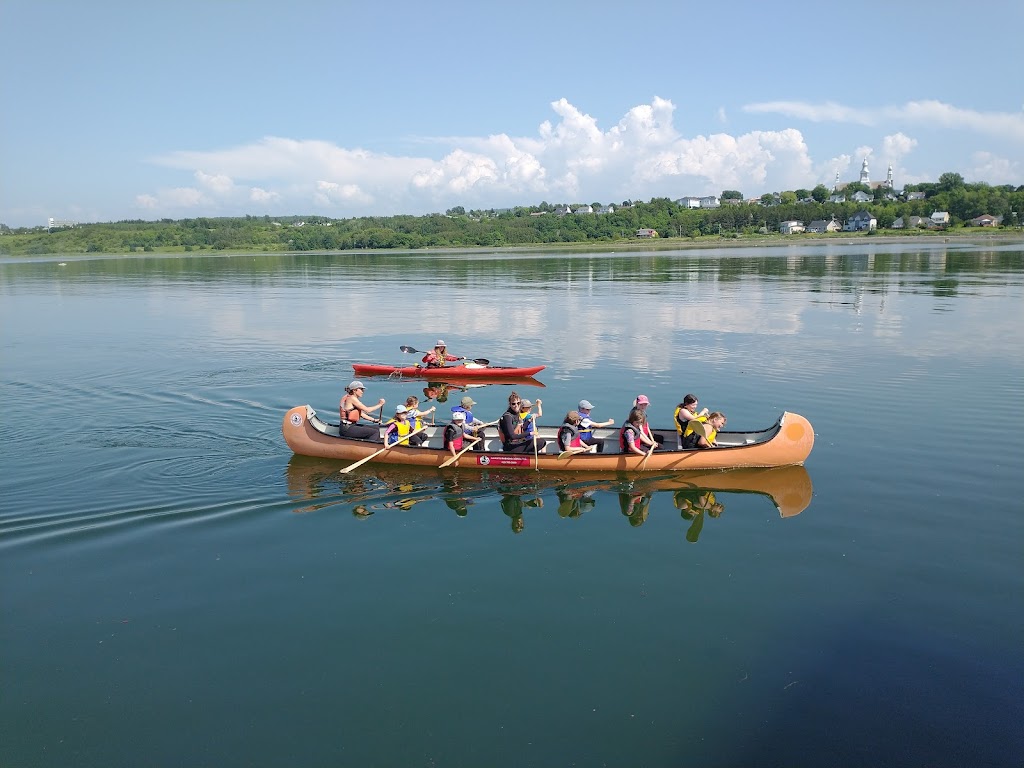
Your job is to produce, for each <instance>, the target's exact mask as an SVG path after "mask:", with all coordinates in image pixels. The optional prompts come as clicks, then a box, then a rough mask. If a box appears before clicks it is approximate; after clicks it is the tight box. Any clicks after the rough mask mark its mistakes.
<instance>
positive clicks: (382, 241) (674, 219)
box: [0, 174, 1024, 256]
mask: <svg viewBox="0 0 1024 768" xmlns="http://www.w3.org/2000/svg"><path fill="white" fill-rule="evenodd" d="M949 175H952V174H944V175H943V177H944V178H945V177H946V176H949ZM917 186H918V187H924V188H925V189H923V190H922V191H924V193H925V197H924V199H916V200H905V199H889V198H886V197H876V199H875V200H874V201H871V202H866V203H855V202H842V203H833V202H828V201H827V200H821V201H819V200H817V199H814V202H796V201H795V198H796V195H797V194H798V193H800V192H807V193H808V195H811V194H813V195H814V197H815V198H817V197H819V196H820V195H821V192H825V195H827V194H828V192H827V191H826V190H825V189H824V187H821V186H819V187H817V188H815V189H814V190H811V191H807V190H797V191H796V192H788V193H786V192H784V193H782V194H781V195H779V196H770V195H765V196H764V198H763V199H762V200H761V201H759V202H756V203H747V202H742V201H736V204H723V205H722V206H721V207H719V208H710V209H690V208H685V207H683V206H682V205H680V204H678V203H676V202H673V201H672V200H669V199H668V198H654V199H652V200H650V201H649V202H635V201H630V200H627V201H624V202H623V203H622V204H613V205H612V206H610V207H611V208H614V211H613V212H610V213H600V214H598V213H586V214H578V213H570V214H568V215H559V213H556V209H555V206H552V205H550V204H549V203H546V202H542V203H540V204H539V205H536V206H523V207H518V208H513V209H508V210H500V211H499V210H494V209H491V210H471V211H468V212H467V211H465V210H464V209H463V208H461V207H458V208H453V209H450V210H449V211H447V212H446V213H444V214H441V213H435V214H429V215H424V216H387V217H358V218H347V219H334V218H329V217H325V216H243V217H220V218H207V217H200V218H193V219H180V220H172V219H161V220H159V221H142V220H132V221H118V222H108V223H93V224H79V223H74V224H71V223H64V224H63V225H61V226H55V227H52V228H47V227H35V228H20V229H12V228H10V227H7V226H4V225H0V254H2V255H7V256H33V255H53V254H78V253H104V254H116V253H133V252H140V251H142V252H159V253H175V252H190V251H259V252H273V251H349V250H365V249H401V250H410V249H420V248H501V247H515V246H534V245H538V246H540V245H542V246H553V245H558V244H566V245H571V244H585V245H587V246H594V245H599V244H601V243H608V244H622V245H625V244H628V243H630V242H637V243H639V242H644V243H645V244H649V243H650V239H642V238H641V237H639V236H638V233H639V232H641V231H645V230H646V231H647V232H645V234H648V235H649V236H650V237H653V238H656V239H657V240H659V241H661V240H665V241H668V242H666V243H665V245H670V244H671V245H674V246H680V245H684V244H686V243H701V244H714V243H716V242H719V241H729V240H739V241H743V240H748V239H749V240H758V241H760V242H764V240H765V238H766V237H767V238H768V239H769V240H775V239H777V240H779V241H780V242H783V241H785V242H791V241H800V240H805V239H808V238H820V237H826V238H838V237H851V236H854V237H872V236H877V235H880V234H881V235H892V236H920V235H935V234H940V235H947V236H948V235H949V234H955V233H957V232H958V231H960V232H964V231H966V232H970V233H972V234H979V235H980V234H982V233H981V232H980V231H979V230H978V229H977V228H973V227H970V226H969V225H970V224H971V222H972V220H975V219H976V218H978V217H982V216H990V217H993V218H994V219H995V220H996V222H997V223H996V224H995V225H994V226H991V227H986V228H985V229H986V231H985V234H986V235H990V234H991V233H992V232H999V231H1001V232H1004V233H1006V232H1014V231H1020V224H1021V223H1024V221H1022V219H1024V213H1022V208H1024V186H1021V187H1012V186H1009V185H1006V186H999V187H993V186H990V185H988V184H963V183H960V184H953V185H948V184H946V185H938V184H935V185H925V184H921V185H917ZM775 200H779V202H775ZM597 207H598V204H596V203H595V204H594V208H595V210H596V209H597ZM864 210H866V211H868V212H870V213H871V215H872V216H873V217H875V219H876V220H877V229H876V230H874V231H872V232H862V233H849V232H837V233H829V234H824V235H821V234H818V235H810V234H807V233H798V234H793V235H782V234H779V231H778V230H779V225H780V223H781V222H785V221H801V222H811V221H815V220H826V221H828V220H832V219H835V220H837V221H839V222H843V221H845V220H847V219H849V218H850V217H851V216H853V215H854V214H856V213H857V212H859V211H864ZM936 211H946V212H948V213H949V222H948V224H947V225H946V226H945V227H943V228H942V229H940V230H935V229H932V230H927V231H924V230H917V229H907V228H904V229H892V226H893V224H894V223H896V222H897V221H899V220H903V221H910V220H911V217H921V218H922V219H928V218H929V217H930V216H931V215H932V214H933V213H934V212H936ZM737 244H739V243H737Z"/></svg>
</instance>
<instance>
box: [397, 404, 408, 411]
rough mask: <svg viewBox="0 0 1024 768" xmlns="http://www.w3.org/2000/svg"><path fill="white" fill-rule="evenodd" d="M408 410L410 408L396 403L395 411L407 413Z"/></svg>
mask: <svg viewBox="0 0 1024 768" xmlns="http://www.w3.org/2000/svg"><path fill="white" fill-rule="evenodd" d="M408 410H409V409H408V408H406V407H405V406H404V405H396V406H395V413H406V412H407V411H408Z"/></svg>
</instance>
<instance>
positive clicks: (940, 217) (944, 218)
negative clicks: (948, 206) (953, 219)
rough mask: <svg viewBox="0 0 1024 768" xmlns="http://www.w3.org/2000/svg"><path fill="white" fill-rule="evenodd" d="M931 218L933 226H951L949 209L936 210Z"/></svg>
mask: <svg viewBox="0 0 1024 768" xmlns="http://www.w3.org/2000/svg"><path fill="white" fill-rule="evenodd" d="M929 218H930V221H931V224H932V226H933V227H948V226H949V211H935V212H934V213H933V214H932V215H931V216H930V217H929Z"/></svg>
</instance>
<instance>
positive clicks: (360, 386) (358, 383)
mask: <svg viewBox="0 0 1024 768" xmlns="http://www.w3.org/2000/svg"><path fill="white" fill-rule="evenodd" d="M353 389H366V387H364V386H363V382H361V381H359V380H358V379H356V380H355V381H353V382H352V383H351V384H349V385H348V391H349V392H351V391H352V390H353Z"/></svg>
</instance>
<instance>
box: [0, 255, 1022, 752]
mask: <svg viewBox="0 0 1024 768" xmlns="http://www.w3.org/2000/svg"><path fill="white" fill-rule="evenodd" d="M0 328H2V331H0V342H2V346H0V374H2V376H0V397H2V400H3V403H4V409H3V424H4V432H5V436H6V439H5V440H4V442H3V445H2V447H0V459H2V467H3V473H2V475H0V648H2V656H0V658H2V665H3V666H2V682H0V691H2V692H0V723H2V724H3V725H2V726H0V764H2V765H11V766H27V765H32V766H67V765H79V766H94V765H95V766H118V765H124V766H137V765H211V766H234V765H239V766H241V765H325V766H326V765H425V766H432V765H437V766H442V765H448V766H459V765H467V766H476V765H493V766H500V765H508V766H523V765H538V766H549V765H651V766H654V765H658V766H661V765H666V766H669V765H672V766H674V765H867V764H885V765H908V766H909V765H914V766H917V765H933V766H934V765H963V764H972V765H1010V764H1014V765H1019V764H1020V763H1021V755H1024V730H1022V728H1021V725H1020V724H1021V722H1022V721H1024V618H1022V617H1024V612H1022V610H1021V607H1022V598H1024V568H1022V565H1021V563H1022V558H1021V554H1022V541H1024V535H1022V534H1024V522H1022V519H1024V518H1022V512H1024V509H1022V506H1024V505H1022V501H1021V500H1022V497H1024V472H1022V471H1021V470H1022V469H1024V466H1022V465H1024V461H1022V459H1024V437H1022V435H1024V391H1022V390H1024V385H1022V381H1024V376H1022V374H1024V249H1022V247H1021V246H1019V245H1016V246H1014V245H1010V246H1006V245H1003V246H988V245H970V244H948V243H946V244H943V243H933V244H926V245H922V244H920V243H914V244H897V245H886V244H884V243H878V244H875V243H870V242H868V241H858V242H857V243H855V244H852V245H838V244H829V245H820V246H809V247H802V248H786V249H776V248H761V249H758V248H746V249H730V250H725V251H686V252H678V253H676V252H665V251H661V252H657V253H650V252H636V253H613V254H592V253H578V254H551V253H517V254H507V253H501V254H489V253H477V254H468V253H459V254H450V253H431V254H421V253H419V254H411V255H409V254H366V255H363V254H360V255H324V254H314V255H300V256H291V255H288V256H282V255H275V256H253V255H245V256H224V257H212V256H211V257H194V258H130V257H118V258H98V259H80V258H79V259H73V258H68V259H66V260H65V263H63V264H61V263H60V260H59V259H54V260H50V261H11V260H7V261H3V262H0ZM439 336H440V337H443V338H444V339H445V340H446V341H447V342H448V344H449V347H450V349H451V350H452V351H453V352H455V353H457V354H464V355H468V356H470V357H488V358H490V359H491V360H492V362H494V363H496V364H526V363H535V362H544V363H547V364H548V368H547V370H545V371H544V372H542V373H541V374H540V375H539V377H538V378H539V380H540V382H542V383H543V385H544V388H543V389H541V388H539V387H525V386H524V387H518V391H520V393H521V394H523V395H524V396H526V397H530V398H535V397H540V398H541V399H542V400H543V403H544V406H543V407H544V413H545V419H544V421H545V422H546V423H555V422H557V421H560V420H561V417H562V416H563V415H564V414H565V412H566V411H567V410H569V409H570V408H572V407H574V406H575V404H576V402H577V401H578V400H579V399H581V398H587V399H589V400H591V401H593V402H594V403H595V404H596V405H597V409H596V411H595V415H596V416H597V417H599V418H602V419H606V418H615V419H616V422H617V423H619V424H621V423H622V420H623V419H624V417H625V416H626V413H627V411H628V408H629V404H630V403H631V401H632V400H633V398H634V397H635V396H636V395H637V394H640V393H643V394H647V395H648V396H649V397H650V399H651V401H652V406H651V413H652V415H653V419H654V421H655V422H656V423H658V424H665V425H667V424H668V423H669V422H670V419H671V414H672V409H673V407H674V406H675V404H676V403H677V402H679V400H681V398H682V395H683V394H685V393H686V392H695V393H697V394H698V395H699V396H700V399H701V404H702V405H707V406H708V407H710V408H712V409H719V410H723V411H725V413H726V414H727V415H728V417H729V422H730V426H731V427H734V428H737V429H746V428H759V427H764V426H768V425H769V424H770V423H771V422H772V421H773V420H774V418H775V417H776V416H777V415H778V413H779V412H781V411H782V410H791V411H797V412H799V413H802V414H803V415H805V416H807V417H808V418H809V419H810V420H811V422H812V424H813V425H814V427H815V431H816V433H817V443H816V445H815V449H814V452H813V453H812V455H811V457H810V459H809V461H808V462H807V466H806V467H805V468H802V469H800V468H797V469H791V470H782V471H771V472H764V471H762V472H746V473H724V474H719V475H714V474H711V475H703V476H687V477H683V478H679V477H671V476H667V477H666V476H662V477H643V478H637V477H629V476H614V475H611V476H597V477H594V476H585V475H571V474H567V475H564V476H549V475H546V474H545V475H538V474H537V473H529V472H526V473H515V472H507V473H504V474H502V473H500V472H490V473H481V472H474V471H469V470H465V469H463V470H457V471H454V472H437V471H426V472H424V471H419V472H408V471H401V470H398V469H396V468H393V467H391V468H374V467H373V465H369V466H367V467H366V469H365V470H363V471H357V472H355V473H353V474H351V475H340V474H339V473H338V470H339V469H340V468H341V467H342V466H344V463H339V462H329V461H320V460H315V459H304V458H301V457H293V456H292V455H291V454H290V452H289V451H288V449H287V447H286V446H285V445H284V443H283V441H282V439H281V433H280V424H281V418H282V416H283V415H284V412H285V411H286V410H287V409H288V408H289V407H290V406H293V405H297V404H301V403H309V404H311V405H312V406H313V407H314V408H317V409H318V410H320V411H321V412H322V413H323V414H325V415H328V416H329V417H330V418H331V419H332V420H336V416H337V403H338V399H339V397H340V395H341V394H342V388H343V386H344V385H345V384H346V383H348V381H349V380H350V379H351V378H352V369H351V365H352V363H353V362H401V361H403V358H404V361H406V362H407V361H409V360H410V358H409V357H408V356H403V355H402V353H400V352H399V350H398V346H399V345H400V344H409V345H412V346H415V347H417V348H419V349H426V348H429V346H430V345H431V344H432V343H433V341H434V340H435V339H436V338H438V337H439ZM367 383H368V385H369V389H368V391H367V397H366V399H367V400H370V401H375V400H376V399H377V398H378V397H384V398H386V399H387V401H388V406H386V407H387V408H388V409H389V410H390V408H391V406H393V405H394V404H397V403H399V402H401V401H404V398H405V397H406V396H407V395H409V394H418V395H420V396H421V397H422V396H423V387H424V383H423V382H413V381H389V380H370V381H368V382H367ZM510 389H511V388H510V387H508V386H489V387H478V388H473V389H471V390H470V392H471V394H472V397H473V398H474V399H475V400H476V401H477V402H478V405H477V407H476V409H475V411H476V412H477V413H478V415H480V416H482V417H483V418H484V419H485V420H490V419H493V418H497V416H498V415H499V414H500V412H501V411H502V410H503V407H504V404H505V402H506V399H507V396H508V394H509V392H510ZM460 394H461V393H460V392H459V391H458V390H451V391H449V392H447V393H443V392H442V393H441V396H442V397H445V396H446V397H447V399H446V400H445V401H444V402H440V403H437V402H433V403H431V404H436V405H438V406H439V408H440V409H441V410H443V411H444V410H447V408H449V407H450V406H451V405H454V404H455V403H457V402H458V399H459V396H460Z"/></svg>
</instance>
